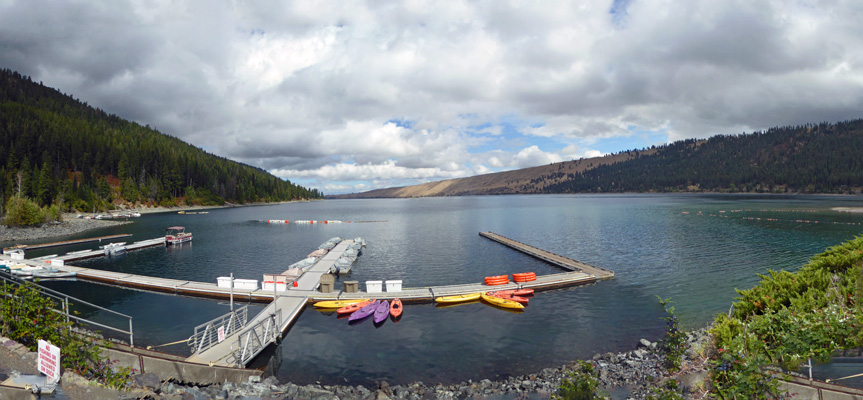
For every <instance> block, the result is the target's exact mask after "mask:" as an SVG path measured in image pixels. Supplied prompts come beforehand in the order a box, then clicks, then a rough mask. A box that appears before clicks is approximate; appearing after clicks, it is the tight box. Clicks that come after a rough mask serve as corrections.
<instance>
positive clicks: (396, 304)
mask: <svg viewBox="0 0 863 400" xmlns="http://www.w3.org/2000/svg"><path fill="white" fill-rule="evenodd" d="M390 315H392V316H393V319H396V318H398V317H401V316H402V301H401V299H399V298H398V297H396V298H394V299H393V302H392V303H390Z"/></svg>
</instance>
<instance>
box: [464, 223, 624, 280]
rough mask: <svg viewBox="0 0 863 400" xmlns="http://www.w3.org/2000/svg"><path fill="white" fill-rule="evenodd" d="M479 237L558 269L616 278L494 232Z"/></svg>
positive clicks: (597, 276)
mask: <svg viewBox="0 0 863 400" xmlns="http://www.w3.org/2000/svg"><path fill="white" fill-rule="evenodd" d="M479 235H480V236H482V237H484V238H487V239H491V240H494V241H495V242H498V243H500V244H502V245H504V246H507V247H509V248H512V249H515V250H518V251H520V252H522V253H524V254H527V255H529V256H532V257H534V258H538V259H540V260H543V261H545V262H547V263H550V264H554V265H557V266H558V267H561V268H564V269H568V270H570V271H578V272H584V273H587V274H590V275H593V276H595V277H596V279H599V280H604V279H612V278H614V271H611V270H608V269H605V268H600V267H597V266H594V265H590V264H587V263H583V262H581V261H577V260H573V259H571V258H569V257H565V256H562V255H560V254H555V253H552V252H550V251H545V250H543V249H540V248H538V247H534V246H531V245H529V244H526V243H522V242H519V241H517V240H513V239H510V238H508V237H505V236H501V235H498V234H497V233H494V232H480V233H479Z"/></svg>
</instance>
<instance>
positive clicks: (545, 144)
mask: <svg viewBox="0 0 863 400" xmlns="http://www.w3.org/2000/svg"><path fill="white" fill-rule="evenodd" d="M543 125H544V124H542V123H529V122H526V121H523V120H520V119H518V118H515V117H502V118H501V119H500V120H498V121H497V122H484V123H481V124H477V125H472V126H469V127H468V128H467V131H468V133H470V134H471V135H473V136H478V137H483V138H485V139H486V140H484V141H481V143H482V144H481V145H479V146H473V147H471V148H470V149H468V152H470V153H474V154H475V153H484V152H489V151H493V150H504V151H515V152H518V151H520V150H521V149H523V148H525V147H529V146H533V145H535V146H537V147H538V148H539V149H540V150H542V151H555V150H557V149H560V148H561V147H563V146H562V145H561V143H560V142H559V141H558V140H555V139H553V138H548V137H541V136H532V135H525V134H524V132H522V130H523V129H524V128H538V127H541V126H543Z"/></svg>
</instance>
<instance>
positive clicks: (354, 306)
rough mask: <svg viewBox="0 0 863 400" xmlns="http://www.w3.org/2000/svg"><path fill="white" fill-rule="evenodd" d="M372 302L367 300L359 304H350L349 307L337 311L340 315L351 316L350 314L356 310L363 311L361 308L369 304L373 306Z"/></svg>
mask: <svg viewBox="0 0 863 400" xmlns="http://www.w3.org/2000/svg"><path fill="white" fill-rule="evenodd" d="M372 301H374V300H365V301H361V302H359V303H354V304H348V305H346V306H344V307H342V308H340V309H338V310H336V313H337V314H339V315H345V314H350V313H352V312H354V311H356V310H359V309H361V308H363V307H365V306H367V305H369V304H372Z"/></svg>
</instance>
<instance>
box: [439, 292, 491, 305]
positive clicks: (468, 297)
mask: <svg viewBox="0 0 863 400" xmlns="http://www.w3.org/2000/svg"><path fill="white" fill-rule="evenodd" d="M480 294H481V293H471V294H458V295H455V296H442V297H437V298H435V299H434V301H436V302H438V303H461V302H463V301H472V300H479V297H480Z"/></svg>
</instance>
